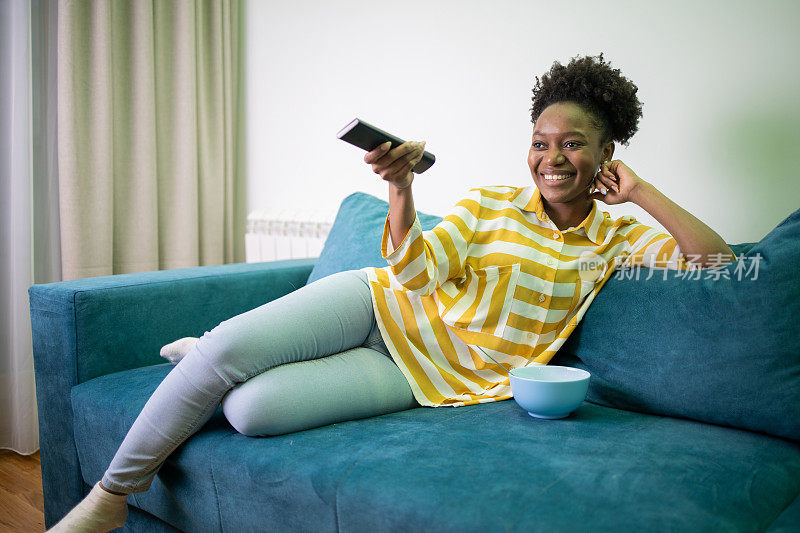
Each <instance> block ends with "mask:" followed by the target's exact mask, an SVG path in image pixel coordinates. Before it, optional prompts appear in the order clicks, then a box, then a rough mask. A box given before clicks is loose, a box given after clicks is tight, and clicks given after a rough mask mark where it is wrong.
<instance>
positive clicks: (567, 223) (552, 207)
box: [544, 200, 592, 231]
mask: <svg viewBox="0 0 800 533" xmlns="http://www.w3.org/2000/svg"><path fill="white" fill-rule="evenodd" d="M544 211H545V213H547V216H548V217H549V218H550V220H551V221H552V222H553V224H555V225H556V227H557V228H558V229H559V230H561V231H564V230H565V229H569V228H574V227H575V226H578V225H579V224H580V223H581V222H583V221H584V220H585V219H586V217H588V216H589V213H591V211H592V201H591V200H588V201H587V203H585V204H583V205H581V206H573V205H565V204H551V203H548V202H547V201H545V202H544Z"/></svg>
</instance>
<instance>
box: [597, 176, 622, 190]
mask: <svg viewBox="0 0 800 533" xmlns="http://www.w3.org/2000/svg"><path fill="white" fill-rule="evenodd" d="M598 181H600V183H602V184H603V185H605V187H606V188H607V189H611V190H612V191H614V192H619V187H618V186H617V184H616V183H615V182H614V180H613V179H611V178H609V177H608V176H603V175H601V176H599V177H598Z"/></svg>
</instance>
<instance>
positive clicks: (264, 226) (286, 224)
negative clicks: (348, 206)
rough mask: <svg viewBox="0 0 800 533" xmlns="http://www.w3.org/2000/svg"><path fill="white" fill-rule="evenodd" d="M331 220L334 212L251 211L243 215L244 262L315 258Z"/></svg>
mask: <svg viewBox="0 0 800 533" xmlns="http://www.w3.org/2000/svg"><path fill="white" fill-rule="evenodd" d="M335 217H336V212H335V211H321V210H316V211H309V210H302V211H301V210H288V209H282V210H278V211H253V212H252V213H250V214H249V215H247V232H246V233H245V236H244V248H245V261H247V262H248V263H261V262H263V261H275V260H278V259H300V258H304V257H319V254H320V253H321V252H322V247H323V246H324V245H325V239H326V238H327V237H328V232H330V230H331V226H332V225H333V220H334V218H335Z"/></svg>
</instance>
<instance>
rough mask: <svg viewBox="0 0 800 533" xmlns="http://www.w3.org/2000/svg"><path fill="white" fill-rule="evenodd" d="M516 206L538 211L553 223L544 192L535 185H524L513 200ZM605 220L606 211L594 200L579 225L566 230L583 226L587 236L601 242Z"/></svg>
mask: <svg viewBox="0 0 800 533" xmlns="http://www.w3.org/2000/svg"><path fill="white" fill-rule="evenodd" d="M511 203H513V204H514V205H515V206H516V207H518V208H519V209H521V210H523V211H528V212H530V213H536V217H537V218H538V219H539V220H541V221H542V222H545V223H547V224H551V225H552V224H553V223H552V222H551V221H550V218H549V217H548V216H547V213H545V211H544V204H543V203H542V193H541V191H539V189H538V188H536V187H535V186H533V185H529V186H528V187H522V188H520V189H519V191H518V192H517V195H516V197H515V198H514V199H513V200H512V201H511ZM604 220H605V213H603V212H601V211H600V210H599V209H598V208H597V202H596V201H595V200H592V209H591V210H590V211H589V215H588V216H587V217H586V218H585V219H584V220H583V222H581V223H580V224H578V226H577V227H574V228H571V229H568V230H565V231H577V230H579V229H581V228H583V231H584V232H585V233H586V236H587V237H588V238H589V240H590V241H592V242H593V243H595V244H601V243H602V242H603V240H604V239H605V233H606V232H605V231H604V228H603V221H604Z"/></svg>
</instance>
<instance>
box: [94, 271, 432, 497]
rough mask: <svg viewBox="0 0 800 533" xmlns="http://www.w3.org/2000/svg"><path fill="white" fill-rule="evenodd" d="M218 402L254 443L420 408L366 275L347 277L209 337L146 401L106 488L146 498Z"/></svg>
mask: <svg viewBox="0 0 800 533" xmlns="http://www.w3.org/2000/svg"><path fill="white" fill-rule="evenodd" d="M176 312H180V310H179V309H177V310H176ZM220 402H221V403H222V409H223V412H224V414H225V416H226V418H227V419H228V421H229V422H230V423H231V425H232V426H233V427H234V428H235V429H236V430H237V431H239V432H240V433H243V434H245V435H249V436H266V435H280V434H284V433H291V432H294V431H300V430H303V429H309V428H313V427H318V426H322V425H326V424H332V423H334V422H341V421H344V420H353V419H357V418H366V417H370V416H376V415H380V414H385V413H391V412H394V411H400V410H404V409H409V408H412V407H417V406H419V404H418V403H417V402H416V400H415V399H414V396H413V394H412V392H411V387H410V386H409V385H408V382H407V381H406V378H405V377H404V376H403V373H402V372H401V371H400V369H399V368H397V365H395V363H394V361H393V360H392V358H391V357H390V356H389V352H388V350H387V349H386V345H385V344H384V342H383V339H382V338H381V334H380V331H379V330H378V326H377V323H376V321H375V315H374V312H373V308H372V300H371V296H370V290H369V285H368V282H367V277H366V274H365V273H364V272H361V271H358V270H350V271H347V272H341V273H339V274H334V275H331V276H328V277H325V278H322V279H320V280H317V281H316V282H314V283H311V284H310V285H306V286H304V287H301V288H300V289H298V290H296V291H294V292H292V293H290V294H288V295H286V296H284V297H282V298H279V299H277V300H274V301H272V302H269V303H267V304H265V305H262V306H260V307H257V308H255V309H252V310H250V311H247V312H246V313H242V314H241V315H237V316H235V317H233V318H230V319H228V320H225V321H223V322H221V323H220V324H219V325H218V326H216V327H215V328H214V329H212V330H211V331H208V332H206V333H205V334H204V335H203V336H202V337H201V338H200V339H199V340H198V341H197V344H196V345H195V346H194V347H193V348H192V349H191V350H190V351H189V352H188V353H187V354H186V355H185V356H184V358H183V359H182V360H181V361H180V362H178V364H177V365H175V368H173V369H172V370H171V371H170V373H169V374H167V376H166V377H165V378H164V380H163V381H162V382H161V384H160V385H159V386H158V388H157V389H156V390H155V392H154V393H153V395H152V396H151V397H150V399H149V400H147V403H146V404H145V406H144V408H143V409H142V412H141V413H140V414H139V416H138V417H137V418H136V420H135V421H134V423H133V425H132V426H131V428H130V430H129V431H128V434H127V435H126V436H125V439H124V440H123V441H122V444H121V445H120V447H119V449H118V450H117V453H116V455H115V456H114V458H113V459H112V461H111V464H110V465H109V467H108V469H107V470H106V472H105V474H104V475H103V479H102V482H103V486H104V487H106V488H108V489H109V490H112V491H116V492H122V493H126V494H130V493H134V492H144V491H146V490H147V489H148V488H150V484H151V483H152V481H153V477H154V476H155V474H156V473H157V472H158V470H159V469H160V468H161V465H162V464H163V463H164V460H165V459H166V458H167V456H168V455H169V454H170V453H172V451H173V450H175V448H177V447H178V446H179V445H180V444H181V443H182V442H184V441H185V440H186V439H187V438H188V437H189V436H190V435H192V434H193V433H194V432H196V431H197V430H198V429H199V428H200V427H201V426H202V425H203V424H205V423H206V422H207V421H208V420H209V418H211V415H213V414H214V411H216V409H217V406H219V404H220Z"/></svg>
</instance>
